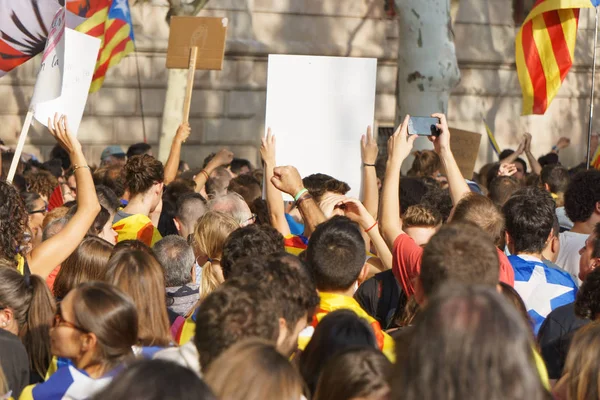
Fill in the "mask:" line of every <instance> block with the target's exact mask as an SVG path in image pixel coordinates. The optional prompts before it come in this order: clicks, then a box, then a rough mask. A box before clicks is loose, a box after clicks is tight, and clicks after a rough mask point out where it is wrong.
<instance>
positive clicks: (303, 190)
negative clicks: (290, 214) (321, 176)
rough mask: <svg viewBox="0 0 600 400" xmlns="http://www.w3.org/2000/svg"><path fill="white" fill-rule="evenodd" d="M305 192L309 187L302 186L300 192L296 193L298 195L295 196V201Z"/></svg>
mask: <svg viewBox="0 0 600 400" xmlns="http://www.w3.org/2000/svg"><path fill="white" fill-rule="evenodd" d="M304 193H308V189H307V188H302V189H301V190H300V191H299V192H298V193H296V195H295V196H294V201H298V199H300V197H301V196H302V195H303V194H304Z"/></svg>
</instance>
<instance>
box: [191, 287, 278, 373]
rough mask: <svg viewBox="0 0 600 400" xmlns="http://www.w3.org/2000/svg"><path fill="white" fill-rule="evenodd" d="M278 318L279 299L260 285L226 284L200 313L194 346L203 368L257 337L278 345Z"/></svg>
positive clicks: (211, 295)
mask: <svg viewBox="0 0 600 400" xmlns="http://www.w3.org/2000/svg"><path fill="white" fill-rule="evenodd" d="M278 317H279V316H278V315H277V301H276V299H275V298H274V296H273V295H272V294H271V293H270V292H269V291H265V290H264V288H262V287H261V286H260V285H259V284H257V283H256V282H248V281H247V280H246V279H244V278H235V279H231V280H229V281H227V282H225V284H223V285H222V286H221V287H219V288H218V289H217V290H215V291H214V292H212V293H211V294H210V295H208V297H207V298H206V299H204V301H203V302H202V305H201V307H200V308H198V311H197V314H196V335H195V336H194V344H195V345H196V348H197V349H198V352H199V353H200V365H201V366H202V369H203V370H205V369H208V368H209V367H210V363H211V362H213V361H214V360H215V359H216V358H217V357H219V355H221V354H222V353H223V352H225V350H227V349H228V348H230V347H231V346H232V345H234V344H235V343H237V342H239V341H240V340H243V339H246V338H250V337H257V338H260V339H265V340H269V341H272V342H273V343H275V341H276V340H277V337H278V335H279V322H278Z"/></svg>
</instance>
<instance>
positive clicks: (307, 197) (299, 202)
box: [296, 193, 313, 207]
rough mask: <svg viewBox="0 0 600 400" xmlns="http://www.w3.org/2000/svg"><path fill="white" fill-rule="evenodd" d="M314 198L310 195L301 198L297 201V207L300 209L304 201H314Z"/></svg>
mask: <svg viewBox="0 0 600 400" xmlns="http://www.w3.org/2000/svg"><path fill="white" fill-rule="evenodd" d="M312 198H313V197H312V196H311V195H310V193H307V194H305V195H304V196H302V197H300V198H299V199H298V200H297V201H296V207H300V204H302V202H303V201H304V200H308V199H312Z"/></svg>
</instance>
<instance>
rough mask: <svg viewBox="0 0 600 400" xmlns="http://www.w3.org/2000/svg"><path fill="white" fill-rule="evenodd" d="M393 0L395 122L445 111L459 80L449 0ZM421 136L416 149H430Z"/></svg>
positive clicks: (427, 142)
mask: <svg viewBox="0 0 600 400" xmlns="http://www.w3.org/2000/svg"><path fill="white" fill-rule="evenodd" d="M395 1H396V8H397V11H398V23H399V28H400V30H399V33H400V42H399V48H398V83H397V91H396V98H397V102H396V122H397V123H399V122H400V121H401V119H402V118H404V116H405V115H406V114H410V115H415V116H428V115H430V114H432V113H434V112H443V113H446V112H447V111H448V98H449V96H450V91H451V90H452V89H453V88H454V87H455V86H456V84H457V83H458V82H459V80H460V71H459V69H458V61H457V59H456V51H455V47H454V34H453V32H452V21H451V16H450V10H451V7H450V0H395ZM424 139H425V138H419V139H418V140H417V142H416V143H415V150H418V149H424V148H431V146H430V143H429V141H427V140H426V139H425V140H424ZM411 163H412V160H409V161H408V162H406V163H405V167H406V168H409V167H410V164H411Z"/></svg>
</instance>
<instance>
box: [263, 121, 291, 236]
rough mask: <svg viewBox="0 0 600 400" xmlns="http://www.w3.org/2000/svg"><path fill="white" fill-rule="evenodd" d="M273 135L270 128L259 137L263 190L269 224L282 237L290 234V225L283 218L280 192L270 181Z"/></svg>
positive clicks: (272, 164)
mask: <svg viewBox="0 0 600 400" xmlns="http://www.w3.org/2000/svg"><path fill="white" fill-rule="evenodd" d="M275 144H276V142H275V136H274V135H273V134H272V132H271V128H269V129H268V130H267V137H266V138H262V139H261V146H260V155H261V157H262V160H263V164H264V168H265V182H264V185H265V192H266V195H267V206H268V207H269V215H270V217H271V224H272V225H273V227H274V228H275V229H277V230H278V231H279V233H281V234H282V235H283V236H284V237H286V236H289V235H290V226H289V225H288V222H287V220H286V219H285V208H284V205H283V197H281V192H280V191H279V189H277V188H276V187H275V186H274V185H273V183H272V182H271V178H273V169H274V168H275V165H276V164H275V162H276V161H275V160H276V157H275V154H276V153H275Z"/></svg>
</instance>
